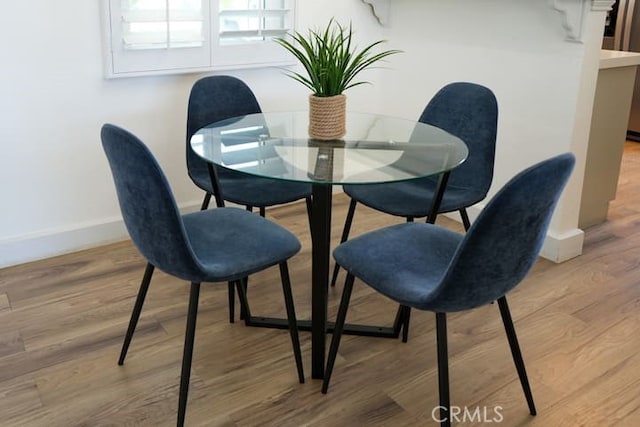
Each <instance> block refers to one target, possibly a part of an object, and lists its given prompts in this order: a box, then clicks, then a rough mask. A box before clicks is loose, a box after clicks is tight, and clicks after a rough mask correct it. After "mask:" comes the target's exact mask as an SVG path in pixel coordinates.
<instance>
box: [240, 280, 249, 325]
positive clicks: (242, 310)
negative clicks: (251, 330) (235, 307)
mask: <svg viewBox="0 0 640 427" xmlns="http://www.w3.org/2000/svg"><path fill="white" fill-rule="evenodd" d="M241 285H242V287H243V289H244V297H245V298H246V300H247V304H246V306H247V307H248V306H249V297H248V296H247V292H248V288H249V278H248V277H245V278H244V279H242V282H241ZM245 318H246V311H245V304H240V320H245Z"/></svg>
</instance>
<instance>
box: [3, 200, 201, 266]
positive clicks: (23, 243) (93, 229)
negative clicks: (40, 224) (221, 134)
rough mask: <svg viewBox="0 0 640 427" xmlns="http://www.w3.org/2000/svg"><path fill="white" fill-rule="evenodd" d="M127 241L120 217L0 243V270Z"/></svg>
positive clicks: (183, 209)
mask: <svg viewBox="0 0 640 427" xmlns="http://www.w3.org/2000/svg"><path fill="white" fill-rule="evenodd" d="M198 209H200V204H199V203H189V204H187V205H184V206H181V207H180V211H181V212H193V211H196V210H198ZM128 238H129V234H128V233H127V230H126V228H125V226H124V222H123V220H122V218H121V217H118V218H107V219H103V220H100V221H96V222H87V223H83V224H79V225H76V226H74V227H68V228H63V229H55V230H48V231H44V232H40V233H34V234H28V235H23V236H19V237H16V238H9V239H4V240H2V241H0V268H3V267H8V266H11V265H17V264H23V263H26V262H30V261H36V260H40V259H44V258H49V257H53V256H57V255H63V254H66V253H71V252H77V251H80V250H83V249H89V248H93V247H96V246H101V245H106V244H109V243H114V242H118V241H122V240H126V239H128Z"/></svg>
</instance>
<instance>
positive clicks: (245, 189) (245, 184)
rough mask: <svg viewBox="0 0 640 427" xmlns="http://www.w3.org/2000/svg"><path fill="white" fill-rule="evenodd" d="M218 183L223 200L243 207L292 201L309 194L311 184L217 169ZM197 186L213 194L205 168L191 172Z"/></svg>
mask: <svg viewBox="0 0 640 427" xmlns="http://www.w3.org/2000/svg"><path fill="white" fill-rule="evenodd" d="M216 171H217V173H218V182H219V185H220V188H221V189H222V195H223V196H224V199H225V200H226V201H229V202H231V203H236V204H238V205H243V206H255V207H260V206H274V205H281V204H283V203H289V202H294V201H296V200H300V199H304V198H306V197H308V196H310V195H311V184H306V183H301V182H293V181H276V180H273V179H267V178H260V177H258V176H253V175H247V174H245V173H241V172H236V171H233V170H229V169H224V168H217V170H216ZM190 176H191V178H192V179H193V181H194V182H195V183H196V185H198V187H200V188H202V189H203V190H205V191H207V192H209V193H213V189H212V187H211V178H210V177H209V172H208V171H207V170H202V169H199V170H194V171H190Z"/></svg>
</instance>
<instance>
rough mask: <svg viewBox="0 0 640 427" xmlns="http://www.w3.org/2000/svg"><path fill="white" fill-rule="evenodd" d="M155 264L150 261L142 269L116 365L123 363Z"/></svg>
mask: <svg viewBox="0 0 640 427" xmlns="http://www.w3.org/2000/svg"><path fill="white" fill-rule="evenodd" d="M154 269H155V266H154V265H153V264H151V263H150V262H148V263H147V268H146V269H145V270H144V276H142V282H141V283H140V289H139V290H138V296H137V298H136V303H135V304H134V306H133V311H132V312H131V319H130V320H129V327H128V328H127V333H126V335H125V337H124V343H122V350H120V358H119V359H118V365H122V364H123V363H124V358H125V357H127V351H128V350H129V344H131V338H133V332H134V331H135V330H136V325H137V324H138V319H139V318H140V313H141V312H142V305H143V304H144V299H145V297H146V296H147V290H148V289H149V283H151V276H153V270H154Z"/></svg>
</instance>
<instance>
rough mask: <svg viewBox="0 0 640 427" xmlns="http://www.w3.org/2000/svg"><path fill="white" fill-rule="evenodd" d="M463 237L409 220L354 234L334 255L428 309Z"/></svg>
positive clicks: (392, 293) (397, 296) (399, 297)
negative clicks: (354, 236)
mask: <svg viewBox="0 0 640 427" xmlns="http://www.w3.org/2000/svg"><path fill="white" fill-rule="evenodd" d="M462 238H463V236H462V235H460V234H458V233H455V232H453V231H450V230H447V229H445V228H442V227H438V226H435V225H432V224H425V223H406V224H399V225H394V226H391V227H386V228H383V229H380V230H376V231H372V232H370V233H367V234H364V235H362V236H359V237H356V238H355V239H351V240H349V241H347V242H345V243H343V244H341V245H340V246H338V247H337V248H336V249H335V250H334V252H333V256H334V258H335V259H336V262H337V263H338V264H340V265H341V266H342V267H343V268H345V269H346V270H347V271H348V272H349V273H350V274H353V275H354V276H356V277H358V278H360V279H361V280H362V281H363V282H365V283H366V284H367V285H369V286H371V287H372V288H374V289H376V290H377V291H379V292H380V293H382V294H384V295H386V296H388V297H389V298H391V299H393V300H395V301H397V302H399V303H401V304H404V305H407V306H409V307H414V308H419V309H424V307H426V306H428V303H429V302H430V301H431V300H432V299H433V298H435V297H436V296H437V294H436V291H437V289H438V285H439V284H440V282H442V279H443V278H444V277H443V276H444V274H445V272H446V270H447V268H448V266H449V263H450V261H451V259H452V258H453V256H454V253H455V252H456V249H457V248H458V245H459V243H460V241H461V240H462ZM425 248H426V249H425Z"/></svg>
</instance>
